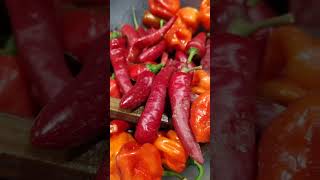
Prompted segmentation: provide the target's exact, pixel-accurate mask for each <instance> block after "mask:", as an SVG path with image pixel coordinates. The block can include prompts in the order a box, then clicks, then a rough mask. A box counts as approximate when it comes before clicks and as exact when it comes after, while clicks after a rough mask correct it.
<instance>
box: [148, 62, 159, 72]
mask: <svg viewBox="0 0 320 180" xmlns="http://www.w3.org/2000/svg"><path fill="white" fill-rule="evenodd" d="M146 67H147V68H148V69H149V70H150V71H151V72H153V73H154V74H157V73H158V72H159V71H160V70H161V68H162V67H163V64H161V63H160V64H147V65H146Z"/></svg>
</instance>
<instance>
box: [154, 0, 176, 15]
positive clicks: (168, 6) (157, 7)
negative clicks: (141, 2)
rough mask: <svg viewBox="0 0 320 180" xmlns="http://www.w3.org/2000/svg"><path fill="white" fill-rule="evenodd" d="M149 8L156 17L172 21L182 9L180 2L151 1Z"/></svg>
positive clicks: (173, 0) (171, 0) (167, 0)
mask: <svg viewBox="0 0 320 180" xmlns="http://www.w3.org/2000/svg"><path fill="white" fill-rule="evenodd" d="M148 2H149V7H150V11H151V13H152V14H154V15H155V16H158V17H161V18H164V19H166V20H167V19H170V18H171V17H173V16H174V15H175V14H176V12H177V11H178V10H179V9H180V0H161V1H159V0H149V1H148Z"/></svg>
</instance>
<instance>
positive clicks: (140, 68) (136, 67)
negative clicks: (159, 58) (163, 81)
mask: <svg viewBox="0 0 320 180" xmlns="http://www.w3.org/2000/svg"><path fill="white" fill-rule="evenodd" d="M163 66H164V65H163V63H160V64H153V63H147V64H129V67H128V69H129V74H130V77H131V79H132V80H134V81H136V80H137V77H138V76H139V75H140V74H141V73H143V72H144V71H150V72H153V73H154V74H157V73H158V72H159V71H160V70H161V68H162V67H163Z"/></svg>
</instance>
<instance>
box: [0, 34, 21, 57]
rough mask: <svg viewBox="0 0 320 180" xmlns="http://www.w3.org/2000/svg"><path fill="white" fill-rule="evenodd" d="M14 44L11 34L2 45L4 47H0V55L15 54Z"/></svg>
mask: <svg viewBox="0 0 320 180" xmlns="http://www.w3.org/2000/svg"><path fill="white" fill-rule="evenodd" d="M16 50H17V49H16V44H15V41H14V38H13V36H11V37H10V38H9V39H8V41H7V42H6V45H5V46H4V49H0V54H1V55H15V54H16Z"/></svg>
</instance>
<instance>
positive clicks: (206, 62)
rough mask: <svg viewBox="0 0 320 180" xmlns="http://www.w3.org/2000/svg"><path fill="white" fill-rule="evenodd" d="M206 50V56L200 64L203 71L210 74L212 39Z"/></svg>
mask: <svg viewBox="0 0 320 180" xmlns="http://www.w3.org/2000/svg"><path fill="white" fill-rule="evenodd" d="M206 49H207V50H206V54H205V55H204V56H203V57H202V59H201V62H200V64H201V66H202V69H203V70H205V71H207V72H209V73H210V61H211V59H210V39H208V40H207V44H206Z"/></svg>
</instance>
